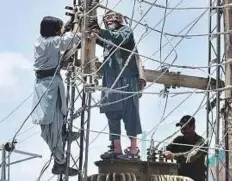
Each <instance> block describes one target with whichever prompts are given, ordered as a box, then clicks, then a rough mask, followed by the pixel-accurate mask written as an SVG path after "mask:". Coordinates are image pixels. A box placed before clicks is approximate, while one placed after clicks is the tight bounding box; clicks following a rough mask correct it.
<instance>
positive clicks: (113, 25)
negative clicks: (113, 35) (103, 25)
mask: <svg viewBox="0 0 232 181" xmlns="http://www.w3.org/2000/svg"><path fill="white" fill-rule="evenodd" d="M117 26H118V25H117V24H116V23H112V24H110V25H108V28H109V29H110V30H114V29H115V28H117Z"/></svg>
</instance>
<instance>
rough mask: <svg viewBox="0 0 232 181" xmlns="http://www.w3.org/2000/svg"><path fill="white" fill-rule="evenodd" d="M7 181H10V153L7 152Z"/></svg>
mask: <svg viewBox="0 0 232 181" xmlns="http://www.w3.org/2000/svg"><path fill="white" fill-rule="evenodd" d="M8 181H10V152H8Z"/></svg>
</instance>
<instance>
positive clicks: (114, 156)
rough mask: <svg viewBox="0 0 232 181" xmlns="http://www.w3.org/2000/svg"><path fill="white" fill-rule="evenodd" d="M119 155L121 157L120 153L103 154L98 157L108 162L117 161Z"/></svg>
mask: <svg viewBox="0 0 232 181" xmlns="http://www.w3.org/2000/svg"><path fill="white" fill-rule="evenodd" d="M119 155H122V153H115V152H105V153H103V154H102V155H101V156H100V157H101V159H103V160H109V159H117V158H118V156H119Z"/></svg>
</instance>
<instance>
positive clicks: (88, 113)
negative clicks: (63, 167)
mask: <svg viewBox="0 0 232 181" xmlns="http://www.w3.org/2000/svg"><path fill="white" fill-rule="evenodd" d="M90 79H91V77H90ZM91 99H92V94H91V93H89V95H88V110H87V115H88V117H87V123H86V124H87V126H86V139H85V164H84V181H87V172H88V156H89V133H90V132H89V129H90V116H91V108H90V106H91Z"/></svg>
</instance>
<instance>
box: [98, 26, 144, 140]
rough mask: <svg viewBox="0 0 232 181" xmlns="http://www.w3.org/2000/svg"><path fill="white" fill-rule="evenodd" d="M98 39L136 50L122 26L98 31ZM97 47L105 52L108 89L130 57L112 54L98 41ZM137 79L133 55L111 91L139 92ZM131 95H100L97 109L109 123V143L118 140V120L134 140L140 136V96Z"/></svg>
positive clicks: (126, 53)
mask: <svg viewBox="0 0 232 181" xmlns="http://www.w3.org/2000/svg"><path fill="white" fill-rule="evenodd" d="M100 37H102V38H103V39H106V40H107V41H110V42H112V43H114V44H116V45H119V44H121V42H122V41H123V43H122V45H121V47H123V48H126V49H128V50H131V51H132V50H133V49H134V46H135V42H134V37H133V32H132V30H131V28H130V27H128V26H121V27H119V28H118V29H114V30H109V29H107V30H103V29H101V30H100ZM97 43H98V44H99V45H101V46H102V47H103V48H104V61H103V63H104V66H103V87H107V88H111V86H112V84H113V83H114V82H115V80H116V78H117V77H118V75H119V73H120V72H121V70H122V68H123V67H124V64H125V62H126V61H127V59H128V57H129V56H130V52H127V51H124V50H121V49H117V50H116V51H115V52H114V53H113V54H112V52H113V51H114V50H115V47H114V46H113V45H110V44H109V43H107V42H105V41H104V42H102V41H100V40H98V41H97ZM138 79H139V72H138V67H137V62H136V57H135V55H132V56H131V58H130V60H129V64H128V66H127V67H126V69H125V70H124V71H123V73H122V76H121V77H120V78H119V80H118V81H117V83H116V84H115V86H114V87H113V88H114V89H119V90H121V91H130V92H137V91H139V88H138ZM132 95H133V94H122V93H112V92H109V93H106V91H102V101H101V104H102V106H101V108H100V112H101V113H105V115H106V117H107V119H108V124H109V131H110V141H113V140H116V139H120V136H119V135H120V134H121V126H120V125H121V124H120V120H121V119H123V121H124V124H125V129H126V132H127V135H128V136H132V137H136V136H137V135H138V134H141V133H142V129H141V123H140V115H139V95H138V94H136V95H133V96H132ZM129 97H130V98H129ZM121 99H124V100H121ZM107 104H108V105H107ZM113 134H115V135H113Z"/></svg>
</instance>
